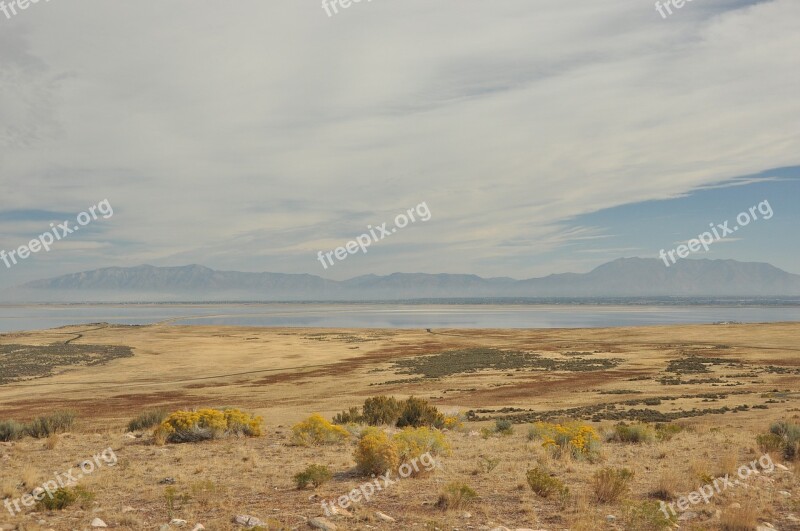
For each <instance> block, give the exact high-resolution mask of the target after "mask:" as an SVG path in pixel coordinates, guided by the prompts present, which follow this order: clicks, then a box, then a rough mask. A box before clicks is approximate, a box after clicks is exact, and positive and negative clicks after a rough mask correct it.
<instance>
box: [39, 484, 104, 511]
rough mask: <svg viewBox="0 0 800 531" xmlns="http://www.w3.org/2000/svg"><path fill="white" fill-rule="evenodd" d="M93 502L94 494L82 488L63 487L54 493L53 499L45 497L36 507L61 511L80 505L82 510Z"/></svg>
mask: <svg viewBox="0 0 800 531" xmlns="http://www.w3.org/2000/svg"><path fill="white" fill-rule="evenodd" d="M93 500H94V494H93V493H92V492H90V491H88V490H86V489H84V488H83V487H81V486H75V487H63V488H60V489H57V490H55V491H53V497H52V498H51V497H50V496H49V495H48V496H45V497H44V498H42V499H41V500H39V501H37V502H36V505H37V507H38V508H39V509H45V510H48V511H61V510H63V509H66V508H67V507H69V506H70V505H74V504H76V503H78V504H80V507H81V508H82V509H86V508H88V506H89V504H90V503H91V502H92V501H93Z"/></svg>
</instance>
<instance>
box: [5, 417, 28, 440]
mask: <svg viewBox="0 0 800 531" xmlns="http://www.w3.org/2000/svg"><path fill="white" fill-rule="evenodd" d="M24 436H25V426H24V425H22V424H20V423H19V422H15V421H13V420H0V442H11V441H16V440H19V439H22V437H24Z"/></svg>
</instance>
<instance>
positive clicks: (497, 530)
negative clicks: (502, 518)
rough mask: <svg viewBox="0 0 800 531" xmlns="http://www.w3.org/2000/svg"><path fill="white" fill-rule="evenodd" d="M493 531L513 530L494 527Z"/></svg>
mask: <svg viewBox="0 0 800 531" xmlns="http://www.w3.org/2000/svg"><path fill="white" fill-rule="evenodd" d="M491 531H511V530H510V529H509V528H507V527H503V526H498V527H493V528H492V530H491Z"/></svg>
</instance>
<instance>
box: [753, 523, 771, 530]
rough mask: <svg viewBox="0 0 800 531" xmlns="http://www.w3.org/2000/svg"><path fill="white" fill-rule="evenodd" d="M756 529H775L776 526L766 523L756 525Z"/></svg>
mask: <svg viewBox="0 0 800 531" xmlns="http://www.w3.org/2000/svg"><path fill="white" fill-rule="evenodd" d="M756 531H775V528H774V527H772V524H767V523H765V524H764V525H759V526H756Z"/></svg>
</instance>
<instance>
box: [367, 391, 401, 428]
mask: <svg viewBox="0 0 800 531" xmlns="http://www.w3.org/2000/svg"><path fill="white" fill-rule="evenodd" d="M402 409H403V406H402V405H401V404H400V402H398V401H397V400H395V398H394V397H393V396H374V397H372V398H367V399H366V400H365V401H364V407H363V411H364V421H365V422H366V423H367V424H369V425H370V426H381V425H384V424H385V425H387V426H392V425H394V424H396V423H397V420H398V419H399V418H400V414H401V412H402Z"/></svg>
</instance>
